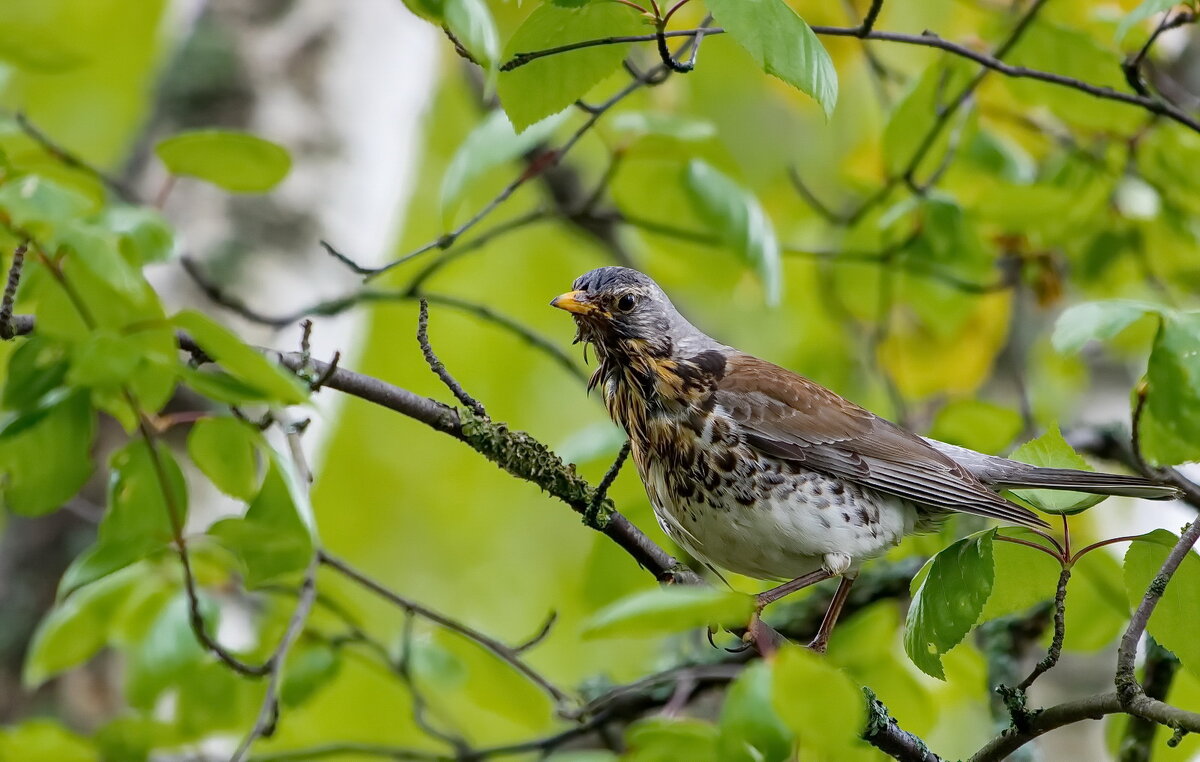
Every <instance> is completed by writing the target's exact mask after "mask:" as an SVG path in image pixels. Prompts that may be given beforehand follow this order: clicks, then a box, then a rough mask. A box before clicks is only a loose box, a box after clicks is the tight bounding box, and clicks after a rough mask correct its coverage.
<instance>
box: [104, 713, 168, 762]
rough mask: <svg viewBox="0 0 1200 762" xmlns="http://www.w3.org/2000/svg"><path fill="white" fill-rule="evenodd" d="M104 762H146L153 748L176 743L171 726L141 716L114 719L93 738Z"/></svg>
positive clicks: (125, 716)
mask: <svg viewBox="0 0 1200 762" xmlns="http://www.w3.org/2000/svg"><path fill="white" fill-rule="evenodd" d="M93 740H95V742H96V745H97V746H98V747H99V748H100V752H101V758H102V759H104V760H105V761H106V762H147V760H149V759H150V758H151V752H152V751H154V750H155V749H159V748H164V747H172V746H175V745H177V744H178V743H179V740H178V739H177V738H176V733H175V729H174V728H173V727H172V725H171V723H168V722H163V721H159V720H155V719H153V718H152V717H146V716H144V715H140V714H138V715H129V714H127V715H124V716H121V717H117V718H116V719H115V720H112V721H111V722H109V723H108V724H106V725H104V726H102V727H101V728H99V729H98V730H97V731H96V733H95V735H94V736H93Z"/></svg>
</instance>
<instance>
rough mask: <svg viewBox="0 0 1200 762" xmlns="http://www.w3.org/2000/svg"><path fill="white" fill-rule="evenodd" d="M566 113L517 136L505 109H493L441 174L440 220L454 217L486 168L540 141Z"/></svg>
mask: <svg viewBox="0 0 1200 762" xmlns="http://www.w3.org/2000/svg"><path fill="white" fill-rule="evenodd" d="M565 117H566V115H565V114H557V115H554V116H549V117H547V118H545V119H543V120H542V121H540V122H538V123H537V124H534V125H532V126H530V127H529V129H527V130H525V131H524V132H522V133H521V134H520V135H517V134H516V133H515V132H513V128H512V125H511V124H510V123H509V121H508V117H507V116H505V114H504V112H503V111H501V110H499V109H496V110H495V111H492V112H491V113H490V114H488V115H487V117H486V118H485V119H484V120H483V121H482V122H480V123H479V125H478V126H477V127H475V129H473V130H471V133H470V134H469V135H467V138H466V140H464V141H463V143H462V145H461V146H459V147H458V150H457V151H455V152H454V157H453V158H451V159H450V164H449V166H447V167H446V173H445V174H444V175H443V176H442V195H441V204H442V219H443V221H445V222H447V223H448V222H449V220H450V219H451V218H452V217H453V215H454V212H455V210H456V209H457V208H458V204H459V202H460V201H462V197H463V195H464V194H465V193H466V192H467V191H469V190H470V188H471V185H472V184H473V183H474V182H475V181H476V180H478V179H479V178H480V177H482V176H483V175H484V174H486V173H487V172H488V170H490V169H493V168H495V167H498V166H500V165H502V164H507V163H509V162H511V161H513V160H514V159H517V158H519V157H521V156H523V155H524V154H526V153H527V152H529V151H531V150H533V148H534V147H535V146H537V145H538V144H540V143H543V142H544V141H546V140H547V139H549V137H550V136H551V135H553V134H554V130H555V129H556V128H557V127H558V126H559V125H560V124H562V123H563V120H564V118H565Z"/></svg>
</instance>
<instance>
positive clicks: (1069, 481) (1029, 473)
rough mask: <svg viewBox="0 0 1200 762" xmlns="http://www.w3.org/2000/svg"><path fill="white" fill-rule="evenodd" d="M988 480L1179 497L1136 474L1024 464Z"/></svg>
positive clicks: (1001, 484) (998, 484)
mask: <svg viewBox="0 0 1200 762" xmlns="http://www.w3.org/2000/svg"><path fill="white" fill-rule="evenodd" d="M1013 471H1014V472H1015V471H1017V469H1013ZM989 482H990V484H991V486H993V487H995V488H997V489H1061V490H1074V491H1076V492H1091V493H1093V494H1096V495H1119V496H1121V497H1140V498H1145V499H1147V500H1171V499H1173V498H1177V497H1179V490H1178V489H1176V488H1175V487H1170V486H1167V485H1164V484H1155V483H1154V482H1151V481H1147V480H1146V479H1143V478H1141V477H1140V476H1124V475H1121V474H1104V473H1096V472H1093V471H1076V470H1073V469H1070V468H1038V467H1035V466H1025V468H1023V469H1020V472H1016V473H1009V474H1005V475H1004V476H1003V477H1001V478H997V479H993V480H989Z"/></svg>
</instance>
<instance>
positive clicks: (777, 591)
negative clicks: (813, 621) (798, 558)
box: [754, 568, 833, 611]
mask: <svg viewBox="0 0 1200 762" xmlns="http://www.w3.org/2000/svg"><path fill="white" fill-rule="evenodd" d="M832 576H833V572H831V571H829V570H827V569H825V568H821V569H817V570H816V571H813V572H809V573H808V574H805V575H804V576H803V577H796V578H795V579H794V580H792V581H791V582H784V583H783V584H782V585H780V586H778V587H773V588H771V589H770V590H767V591H765V592H762V593H759V594H758V595H756V596H754V603H755V606H756V607H757V608H758V610H759V611H762V610H763V609H764V608H766V607H767V606H768V605H770V604H772V603H774V602H775V601H777V600H779V599H780V598H783V597H785V596H788V595H791V594H792V593H794V592H796V591H797V590H802V589H804V588H806V587H808V586H809V585H815V584H817V583H818V582H822V581H824V580H827V579H829V578H830V577H832Z"/></svg>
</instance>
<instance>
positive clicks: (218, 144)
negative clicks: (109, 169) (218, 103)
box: [154, 130, 292, 193]
mask: <svg viewBox="0 0 1200 762" xmlns="http://www.w3.org/2000/svg"><path fill="white" fill-rule="evenodd" d="M154 152H155V153H156V154H158V158H159V159H161V160H162V163H163V164H165V165H166V166H167V169H168V170H169V171H170V172H171V174H174V175H186V176H188V177H195V178H199V179H200V180H204V181H206V182H210V183H212V184H213V185H216V186H218V187H221V188H224V189H225V190H227V191H230V192H233V193H265V192H267V191H269V190H271V189H272V188H274V187H275V186H276V185H278V184H279V182H280V181H281V180H283V178H285V177H287V174H288V172H289V171H290V170H291V168H292V157H291V156H289V155H288V152H287V150H286V149H284V148H283V146H280V145H278V144H276V143H272V142H271V141H269V140H264V139H263V138H260V137H258V136H256V135H251V134H250V133H248V132H236V131H233V130H198V131H195V132H183V133H180V134H178V135H173V136H171V137H169V138H167V139H165V140H163V141H161V142H159V144H158V145H156V146H155V147H154Z"/></svg>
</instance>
